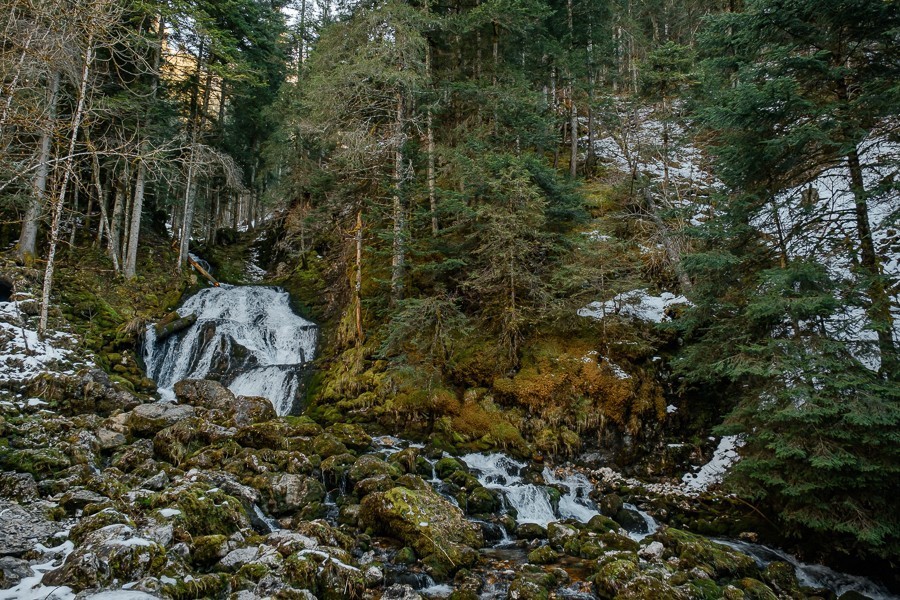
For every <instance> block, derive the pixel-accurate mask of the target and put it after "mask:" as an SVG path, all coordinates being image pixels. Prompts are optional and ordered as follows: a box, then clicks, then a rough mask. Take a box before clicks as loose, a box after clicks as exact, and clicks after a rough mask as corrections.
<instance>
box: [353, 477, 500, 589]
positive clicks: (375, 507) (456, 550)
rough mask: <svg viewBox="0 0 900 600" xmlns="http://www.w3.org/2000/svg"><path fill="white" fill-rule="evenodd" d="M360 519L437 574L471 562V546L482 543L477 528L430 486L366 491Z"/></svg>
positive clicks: (465, 565) (472, 558)
mask: <svg viewBox="0 0 900 600" xmlns="http://www.w3.org/2000/svg"><path fill="white" fill-rule="evenodd" d="M360 522H361V523H362V525H363V526H365V527H370V528H372V529H373V530H375V531H377V532H378V533H381V534H384V535H389V536H392V537H396V538H399V539H400V540H402V541H404V542H405V543H407V544H408V545H409V546H411V547H412V548H413V549H414V550H415V551H416V554H418V555H419V556H423V557H426V561H425V562H426V564H427V565H429V566H430V567H431V570H432V572H433V573H435V574H437V575H438V576H441V577H445V576H447V575H450V574H452V573H453V572H455V571H456V570H458V569H459V568H461V567H470V566H472V565H474V564H475V563H476V562H477V560H478V554H477V552H474V551H472V550H471V549H472V548H480V547H481V546H483V545H484V536H483V534H482V532H481V528H480V527H478V526H477V525H476V524H474V523H471V522H469V521H468V520H466V518H465V516H464V515H463V513H462V511H460V510H459V509H458V508H457V507H455V506H453V505H452V504H451V503H450V502H448V501H447V500H445V499H444V498H442V497H441V496H440V495H438V494H437V493H436V492H435V491H434V490H431V489H427V490H409V489H407V488H402V487H395V488H393V489H391V490H389V491H387V492H378V493H374V494H370V495H368V496H366V497H365V498H364V499H363V501H362V506H361V509H360Z"/></svg>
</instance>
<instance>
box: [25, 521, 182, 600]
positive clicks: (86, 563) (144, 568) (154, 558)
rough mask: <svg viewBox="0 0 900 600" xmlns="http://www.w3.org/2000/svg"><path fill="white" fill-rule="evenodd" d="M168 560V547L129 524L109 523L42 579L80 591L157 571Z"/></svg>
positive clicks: (51, 583) (52, 584)
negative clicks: (137, 531) (151, 539)
mask: <svg viewBox="0 0 900 600" xmlns="http://www.w3.org/2000/svg"><path fill="white" fill-rule="evenodd" d="M166 563H167V558H166V550H165V548H163V547H162V546H160V545H159V544H157V543H156V542H153V541H150V540H148V539H145V538H142V537H140V536H137V535H136V534H135V531H134V529H133V528H131V527H129V526H128V525H110V526H107V527H105V528H103V529H100V530H98V531H94V532H92V533H90V534H88V535H87V537H86V538H85V539H84V541H83V543H82V544H81V545H80V546H79V547H78V548H76V549H75V551H74V552H72V553H71V554H70V555H69V556H68V557H67V558H66V561H65V562H64V563H63V565H62V566H61V567H59V568H58V569H55V570H53V571H50V572H49V573H47V574H46V575H44V578H43V581H42V583H43V584H44V585H47V586H62V585H65V586H68V587H71V588H72V589H73V590H76V591H80V590H83V589H86V588H94V587H102V586H107V585H110V584H112V583H113V582H115V581H137V580H138V579H142V578H143V577H146V576H148V575H157V574H159V573H160V572H161V571H162V569H163V568H164V567H165V565H166Z"/></svg>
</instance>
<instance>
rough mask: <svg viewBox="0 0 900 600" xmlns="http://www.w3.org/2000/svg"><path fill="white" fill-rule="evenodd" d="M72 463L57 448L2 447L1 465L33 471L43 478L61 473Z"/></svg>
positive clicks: (35, 474)
mask: <svg viewBox="0 0 900 600" xmlns="http://www.w3.org/2000/svg"><path fill="white" fill-rule="evenodd" d="M71 464H72V461H71V460H70V459H69V457H68V456H66V455H65V454H64V453H62V452H61V451H60V450H57V449H56V448H24V449H13V448H8V447H0V467H2V468H3V469H7V470H10V471H16V472H19V473H31V474H32V475H34V476H35V477H39V478H41V479H43V478H46V477H50V476H51V475H54V474H56V473H59V472H60V471H62V470H64V469H67V468H68V467H69V466H71Z"/></svg>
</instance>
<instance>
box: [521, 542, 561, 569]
mask: <svg viewBox="0 0 900 600" xmlns="http://www.w3.org/2000/svg"><path fill="white" fill-rule="evenodd" d="M558 560H559V552H557V551H556V550H554V549H553V548H551V547H550V546H540V547H539V548H535V549H534V550H532V551H531V552H529V553H528V562H530V563H534V564H536V565H549V564H551V563H555V562H556V561H558Z"/></svg>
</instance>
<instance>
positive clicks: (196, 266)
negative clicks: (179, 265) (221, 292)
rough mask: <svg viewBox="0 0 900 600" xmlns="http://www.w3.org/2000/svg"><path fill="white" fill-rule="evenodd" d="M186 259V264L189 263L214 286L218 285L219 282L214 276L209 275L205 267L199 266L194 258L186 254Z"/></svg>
mask: <svg viewBox="0 0 900 600" xmlns="http://www.w3.org/2000/svg"><path fill="white" fill-rule="evenodd" d="M187 260H188V264H189V265H191V266H192V267H194V269H196V270H197V272H198V273H200V274H201V275H203V276H204V277H205V278H206V279H207V281H209V282H210V283H211V284H213V285H214V286H215V287H219V282H218V281H216V278H215V277H213V276H212V275H210V274H209V273H208V272H207V271H206V269H204V268H203V267H201V266H200V265H199V264H198V263H197V261H196V260H194V259H193V258H191V257H190V256H188V259H187Z"/></svg>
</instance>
